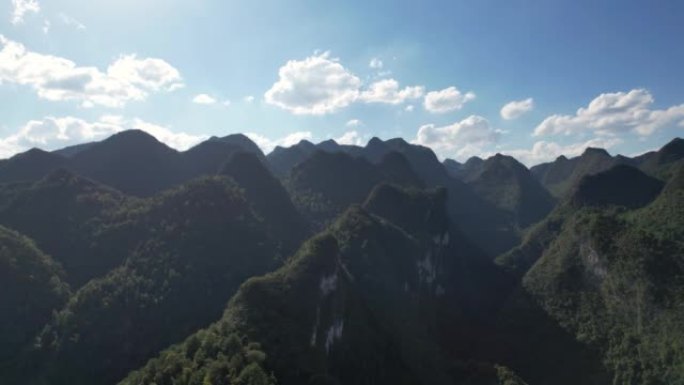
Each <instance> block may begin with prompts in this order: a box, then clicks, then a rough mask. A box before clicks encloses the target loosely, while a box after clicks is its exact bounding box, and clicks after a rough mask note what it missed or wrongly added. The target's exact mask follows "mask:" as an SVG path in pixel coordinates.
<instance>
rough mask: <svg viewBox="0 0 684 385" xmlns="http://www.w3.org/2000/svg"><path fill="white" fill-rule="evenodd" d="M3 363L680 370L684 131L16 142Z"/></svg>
mask: <svg viewBox="0 0 684 385" xmlns="http://www.w3.org/2000/svg"><path fill="white" fill-rule="evenodd" d="M0 282H2V283H3V290H0V309H1V310H2V312H0V325H2V328H0V379H2V380H0V382H1V383H8V384H27V385H44V384H51V385H53V384H54V385H62V384H63V385H67V384H68V385H81V384H83V385H85V384H94V383H97V384H103V385H114V384H125V385H151V384H156V385H181V384H182V385H205V384H212V385H227V384H255V385H259V384H281V385H289V384H293V385H294V384H297V385H299V384H350V385H351V384H426V385H427V384H482V385H485V384H501V385H504V384H505V385H516V384H517V385H522V384H530V385H532V384H549V385H550V384H597V385H598V384H607V383H612V384H621V385H622V384H624V385H627V384H630V385H631V384H644V385H645V384H678V383H682V382H684V323H682V322H681V320H683V319H684V310H683V309H684V307H683V306H682V305H683V304H684V140H682V139H679V138H677V139H674V140H673V141H671V142H670V143H668V144H666V145H665V146H664V147H663V148H661V149H660V150H658V151H653V152H650V153H647V154H644V155H641V156H638V157H634V158H628V157H624V156H620V155H618V156H611V155H610V154H609V153H607V152H606V151H605V150H601V149H593V148H590V149H587V150H586V151H585V152H584V153H583V154H582V155H581V156H578V157H575V158H571V159H568V158H565V157H559V158H558V159H556V160H555V161H554V162H550V163H545V164H541V165H537V166H534V167H532V168H531V169H528V168H527V167H525V166H524V165H523V164H521V163H520V162H518V161H517V160H516V159H514V158H512V157H509V156H504V155H500V154H497V155H495V156H492V157H490V158H487V159H480V158H471V159H469V160H468V161H467V162H465V163H459V162H456V161H454V160H450V159H446V160H444V161H443V162H440V161H439V159H438V158H437V156H436V155H435V154H434V153H433V152H432V151H431V150H430V149H428V148H426V147H422V146H418V145H414V144H411V143H407V142H406V141H404V140H402V139H391V140H386V141H383V140H380V139H378V138H373V139H372V140H370V141H369V142H368V144H367V145H366V146H364V147H361V146H350V145H339V144H337V143H336V142H334V141H332V140H329V141H325V142H322V143H318V144H313V143H310V142H308V141H302V142H300V143H298V144H296V145H294V146H291V147H288V148H284V147H277V148H276V149H275V150H273V152H271V153H270V154H267V155H265V154H263V153H262V152H261V150H260V149H259V147H258V146H257V145H256V144H255V143H254V142H252V141H251V140H249V138H247V137H246V136H244V135H239V134H238V135H230V136H226V137H223V138H217V137H213V138H211V139H209V140H207V141H205V142H203V143H200V144H198V145H197V146H195V147H193V148H191V149H189V150H187V151H183V152H179V151H176V150H173V149H171V148H169V147H167V146H166V145H164V144H163V143H161V142H159V141H157V140H156V139H155V138H153V137H152V136H150V135H148V134H146V133H145V132H143V131H124V132H121V133H118V134H116V135H113V136H112V137H110V138H108V139H105V140H103V141H100V142H95V143H86V144H81V145H77V146H72V147H68V148H65V149H61V150H57V151H53V152H46V151H42V150H40V149H32V150H29V151H27V152H25V153H22V154H18V155H16V156H14V157H12V158H10V159H6V160H2V161H0Z"/></svg>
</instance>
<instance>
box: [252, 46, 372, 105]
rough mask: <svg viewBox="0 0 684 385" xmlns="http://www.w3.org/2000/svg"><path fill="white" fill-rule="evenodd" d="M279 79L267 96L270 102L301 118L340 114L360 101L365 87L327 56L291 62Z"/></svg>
mask: <svg viewBox="0 0 684 385" xmlns="http://www.w3.org/2000/svg"><path fill="white" fill-rule="evenodd" d="M278 77H279V79H278V81H277V82H276V83H274V84H273V86H272V87H271V88H270V89H269V90H268V91H266V93H265V95H264V98H265V100H266V102H267V103H269V104H272V105H275V106H278V107H280V108H283V109H285V110H288V111H290V112H292V113H294V114H298V115H324V114H327V113H332V112H335V111H338V110H340V109H341V108H344V107H347V106H348V105H350V104H351V103H353V102H354V101H355V100H356V99H357V97H358V96H359V88H360V87H361V80H360V79H359V78H358V77H356V76H355V75H354V74H352V73H351V72H349V71H348V70H347V69H346V68H344V67H343V66H342V64H340V63H339V61H338V60H337V59H333V58H330V54H329V53H327V52H326V53H322V54H318V55H314V56H310V57H308V58H306V59H304V60H290V61H288V62H287V63H286V64H285V65H284V66H282V67H281V68H280V70H279V71H278Z"/></svg>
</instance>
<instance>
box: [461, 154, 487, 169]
mask: <svg viewBox="0 0 684 385" xmlns="http://www.w3.org/2000/svg"><path fill="white" fill-rule="evenodd" d="M482 163H484V159H482V158H480V157H478V156H471V157H470V158H468V160H466V162H465V163H464V164H463V165H464V166H466V167H472V166H477V165H480V164H482Z"/></svg>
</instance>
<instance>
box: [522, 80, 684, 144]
mask: <svg viewBox="0 0 684 385" xmlns="http://www.w3.org/2000/svg"><path fill="white" fill-rule="evenodd" d="M653 102H654V99H653V96H652V95H651V93H650V92H648V91H647V90H645V89H634V90H631V91H629V92H615V93H604V94H601V95H599V96H598V97H596V98H595V99H594V100H592V101H591V103H589V105H588V106H587V107H583V108H580V109H578V110H577V112H576V113H575V114H574V115H552V116H549V117H548V118H546V119H544V121H543V122H541V124H539V125H538V126H537V127H536V128H535V130H534V136H542V135H553V134H564V135H572V134H582V133H589V134H595V135H599V136H615V135H619V134H625V133H636V134H637V135H640V136H648V135H651V134H652V133H653V132H655V131H657V130H658V129H661V128H664V127H667V126H670V125H673V126H674V125H678V124H679V125H681V124H684V104H681V105H678V106H672V107H670V108H668V109H665V110H656V109H652V105H653Z"/></svg>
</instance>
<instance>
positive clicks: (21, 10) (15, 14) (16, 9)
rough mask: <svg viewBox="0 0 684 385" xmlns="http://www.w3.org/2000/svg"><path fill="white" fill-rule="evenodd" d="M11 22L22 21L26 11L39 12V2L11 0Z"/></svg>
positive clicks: (18, 22) (34, 0) (33, 0)
mask: <svg viewBox="0 0 684 385" xmlns="http://www.w3.org/2000/svg"><path fill="white" fill-rule="evenodd" d="M12 7H13V8H12V19H11V21H12V24H21V23H23V22H24V15H26V14H27V13H38V12H40V4H38V2H37V1H36V0H12Z"/></svg>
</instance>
